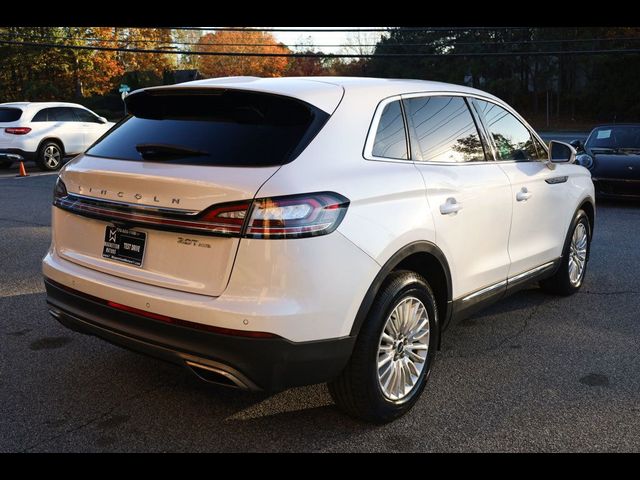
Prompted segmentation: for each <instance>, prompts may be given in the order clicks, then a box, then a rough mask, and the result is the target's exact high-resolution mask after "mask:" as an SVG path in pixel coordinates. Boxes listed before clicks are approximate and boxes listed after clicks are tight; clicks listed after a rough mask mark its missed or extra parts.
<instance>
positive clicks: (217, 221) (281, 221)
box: [53, 178, 349, 239]
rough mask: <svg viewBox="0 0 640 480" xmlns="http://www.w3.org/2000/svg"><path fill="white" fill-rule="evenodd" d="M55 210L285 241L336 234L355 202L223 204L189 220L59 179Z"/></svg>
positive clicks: (338, 198)
mask: <svg viewBox="0 0 640 480" xmlns="http://www.w3.org/2000/svg"><path fill="white" fill-rule="evenodd" d="M53 204H54V205H55V206H56V207H59V208H61V209H63V210H67V211H70V212H73V213H75V214H78V215H82V216H85V217H90V218H97V219H100V220H105V221H111V222H116V223H117V222H120V223H123V224H125V225H131V226H140V227H144V226H149V227H151V228H156V229H159V230H170V231H181V232H182V231H184V232H192V233H199V234H202V235H207V234H208V235H219V236H225V237H245V238H272V239H279V238H301V237H314V236H318V235H326V234H328V233H331V232H333V231H334V230H335V229H336V228H337V227H338V225H339V224H340V222H341V221H342V219H343V218H344V215H345V213H346V211H347V207H348V206H349V200H348V199H347V198H345V197H343V196H342V195H339V194H337V193H331V192H321V193H309V194H303V195H289V196H285V197H272V198H258V199H255V200H253V201H251V200H243V201H240V202H233V203H226V204H218V205H213V206H212V207H209V208H207V209H206V210H204V211H203V212H200V213H197V214H196V213H194V214H184V213H177V212H176V213H173V212H167V211H166V210H164V211H163V210H162V209H157V208H154V207H149V206H147V205H140V206H134V205H130V204H124V203H119V202H113V201H104V200H100V199H97V198H88V197H84V196H79V195H75V194H72V193H71V194H70V193H67V189H66V187H65V184H64V183H63V181H62V180H60V178H58V180H57V181H56V186H55V188H54V193H53Z"/></svg>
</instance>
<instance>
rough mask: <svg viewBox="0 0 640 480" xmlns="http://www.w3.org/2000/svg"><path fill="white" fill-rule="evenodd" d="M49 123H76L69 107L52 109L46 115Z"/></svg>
mask: <svg viewBox="0 0 640 480" xmlns="http://www.w3.org/2000/svg"><path fill="white" fill-rule="evenodd" d="M47 118H48V121H49V122H77V119H76V116H75V115H74V114H73V110H72V109H71V108H69V107H54V108H51V109H49V112H48V115H47Z"/></svg>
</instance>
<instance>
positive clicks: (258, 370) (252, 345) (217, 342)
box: [45, 278, 355, 391]
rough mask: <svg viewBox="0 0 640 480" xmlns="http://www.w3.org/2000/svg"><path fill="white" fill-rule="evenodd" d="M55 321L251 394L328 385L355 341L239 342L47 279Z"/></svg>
mask: <svg viewBox="0 0 640 480" xmlns="http://www.w3.org/2000/svg"><path fill="white" fill-rule="evenodd" d="M45 287H46V290H47V303H48V304H49V306H50V312H51V314H52V316H53V317H54V318H55V319H56V320H58V321H59V322H60V323H61V324H62V325H64V326H65V327H67V328H69V329H71V330H74V331H77V332H80V333H84V334H88V335H94V336H97V337H100V338H102V339H104V340H106V341H108V342H110V343H112V344H114V345H118V346H121V347H124V348H127V349H129V350H132V351H135V352H139V353H144V354H146V355H150V356H154V357H156V358H160V359H162V360H166V361H169V362H171V363H175V364H178V365H181V366H183V367H187V368H189V370H191V371H192V372H193V373H195V374H196V375H197V376H198V377H199V378H201V379H204V380H206V381H209V382H213V383H218V384H222V385H228V386H234V387H237V388H242V389H247V390H267V391H279V390H283V389H286V388H289V387H295V386H302V385H310V384H315V383H323V382H326V381H329V380H332V379H333V378H335V377H337V376H338V375H339V374H340V372H341V371H342V369H343V368H344V367H345V365H346V363H347V361H348V360H349V357H350V356H351V352H352V350H353V345H354V343H355V337H343V338H336V339H330V340H321V341H312V342H291V341H289V340H287V339H284V338H280V337H277V338H247V337H234V336H230V335H223V334H218V333H212V332H207V331H200V330H194V329H190V328H186V327H183V326H180V325H173V324H166V323H163V322H159V321H156V320H152V319H149V318H146V317H142V316H139V315H136V314H133V313H129V312H124V311H121V310H117V309H114V308H111V307H109V306H108V305H104V304H102V303H98V302H96V301H92V300H91V299H88V298H85V297H83V296H81V295H75V294H74V293H72V292H71V291H69V290H67V289H65V288H61V286H58V285H57V284H56V283H54V282H51V281H49V280H48V279H46V278H45Z"/></svg>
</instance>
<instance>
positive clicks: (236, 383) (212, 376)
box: [185, 361, 252, 390]
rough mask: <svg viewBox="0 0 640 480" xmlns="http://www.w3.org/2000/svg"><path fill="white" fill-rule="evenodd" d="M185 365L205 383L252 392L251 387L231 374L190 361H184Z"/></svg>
mask: <svg viewBox="0 0 640 480" xmlns="http://www.w3.org/2000/svg"><path fill="white" fill-rule="evenodd" d="M185 364H186V365H187V367H189V369H190V370H191V371H192V372H193V373H194V374H195V375H196V376H197V377H198V378H200V379H201V380H204V381H205V382H207V383H214V384H216V385H223V386H225V387H231V388H240V389H242V390H252V388H251V386H249V385H247V384H246V383H245V382H244V381H242V380H241V379H240V378H238V377H237V376H236V375H234V374H233V373H231V372H227V371H225V370H222V369H220V368H215V367H211V366H209V365H203V364H201V363H195V362H191V361H186V362H185Z"/></svg>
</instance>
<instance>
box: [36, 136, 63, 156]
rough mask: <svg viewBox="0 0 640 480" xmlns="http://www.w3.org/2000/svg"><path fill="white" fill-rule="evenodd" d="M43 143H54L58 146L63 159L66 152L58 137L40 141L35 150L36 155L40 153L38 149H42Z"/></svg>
mask: <svg viewBox="0 0 640 480" xmlns="http://www.w3.org/2000/svg"><path fill="white" fill-rule="evenodd" d="M45 142H55V143H57V144H58V145H60V148H61V149H62V156H63V157H64V155H65V153H66V150H65V148H64V143H63V141H62V140H60V139H59V138H58V137H45V138H43V139H42V140H40V143H38V148H37V149H36V155H37V154H38V152H39V151H40V148H41V147H42V145H44V144H45Z"/></svg>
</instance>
